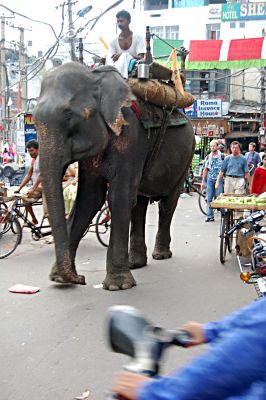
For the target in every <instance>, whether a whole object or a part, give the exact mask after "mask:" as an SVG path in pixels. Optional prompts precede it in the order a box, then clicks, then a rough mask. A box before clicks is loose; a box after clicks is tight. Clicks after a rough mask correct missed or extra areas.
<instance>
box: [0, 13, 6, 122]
mask: <svg viewBox="0 0 266 400" xmlns="http://www.w3.org/2000/svg"><path fill="white" fill-rule="evenodd" d="M5 67H6V51H5V17H3V16H2V17H1V43H0V69H1V74H0V95H1V98H2V118H1V119H2V121H5V120H6V71H5Z"/></svg>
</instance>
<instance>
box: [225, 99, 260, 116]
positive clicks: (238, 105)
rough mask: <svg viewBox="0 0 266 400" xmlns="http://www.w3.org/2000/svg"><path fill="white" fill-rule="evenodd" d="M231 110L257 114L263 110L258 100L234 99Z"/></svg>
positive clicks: (230, 106)
mask: <svg viewBox="0 0 266 400" xmlns="http://www.w3.org/2000/svg"><path fill="white" fill-rule="evenodd" d="M228 110H229V112H232V113H236V114H238V113H241V114H257V113H260V112H261V106H260V104H259V103H258V102H257V101H252V100H233V101H231V103H230V105H229V109H228Z"/></svg>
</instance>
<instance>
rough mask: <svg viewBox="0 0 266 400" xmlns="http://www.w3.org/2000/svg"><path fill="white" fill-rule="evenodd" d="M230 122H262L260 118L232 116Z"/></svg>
mask: <svg viewBox="0 0 266 400" xmlns="http://www.w3.org/2000/svg"><path fill="white" fill-rule="evenodd" d="M228 121H229V122H260V119H259V118H234V117H232V118H230V119H229V120H228Z"/></svg>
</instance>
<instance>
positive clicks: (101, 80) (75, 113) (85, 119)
mask: <svg viewBox="0 0 266 400" xmlns="http://www.w3.org/2000/svg"><path fill="white" fill-rule="evenodd" d="M135 100H136V98H135V97H134V96H133V94H132V92H131V90H130V88H129V86H128V83H127V81H126V80H125V79H124V78H122V76H121V75H120V74H119V72H118V71H117V70H116V69H115V68H114V67H110V66H109V67H108V66H103V67H99V68H97V69H95V70H94V71H90V70H88V68H87V67H85V66H84V65H82V64H80V63H78V62H69V63H66V64H63V65H61V66H58V67H55V68H53V69H51V70H50V71H48V72H47V73H46V75H45V76H44V78H43V81H42V85H41V92H40V97H39V100H38V103H37V106H36V107H35V110H34V121H35V124H36V127H37V131H38V138H39V142H40V174H41V177H42V184H43V189H44V194H45V198H46V202H47V207H48V213H49V216H50V222H51V227H52V232H53V236H54V245H55V254H56V261H55V263H54V265H53V266H52V270H51V273H50V275H49V278H50V280H52V281H54V282H57V283H72V284H86V283H85V277H84V276H83V275H79V274H78V273H77V271H76V266H75V256H76V251H77V247H78V245H79V242H80V240H81V238H82V235H83V233H84V231H85V230H86V228H87V227H88V224H89V223H90V222H91V221H92V219H93V217H94V216H95V215H96V213H97V212H98V210H100V209H101V207H102V205H103V204H104V202H105V199H106V196H107V199H108V203H109V207H110V211H111V220H112V223H111V233H110V242H109V247H108V250H107V258H106V277H105V279H104V281H103V287H104V288H105V289H108V290H119V289H129V288H131V287H133V286H135V285H136V282H135V280H134V277H133V275H132V273H131V269H132V268H139V267H143V266H145V265H146V264H147V254H146V253H147V249H146V244H145V219H146V210H147V206H148V203H149V199H150V198H154V199H156V200H158V201H159V223H158V232H157V236H156V243H155V247H154V250H153V254H152V255H153V258H154V259H167V258H170V257H171V256H172V252H171V250H170V241H171V237H170V224H171V220H172V216H173V213H174V211H175V208H176V205H177V201H178V198H179V195H180V188H181V186H182V184H183V182H184V179H185V176H186V173H187V170H188V168H189V165H190V163H191V160H192V156H193V152H194V146H195V138H194V132H193V128H192V125H191V123H190V121H189V120H187V121H186V123H185V124H183V125H182V126H167V128H166V131H165V135H164V137H163V141H162V144H161V146H160V149H159V151H157V153H158V154H156V156H155V157H152V156H151V152H152V145H151V142H152V140H151V136H152V132H153V131H154V130H153V129H150V130H149V132H148V133H147V131H146V130H145V129H144V127H143V125H142V123H141V121H140V120H139V118H138V115H137V114H138V113H137V112H136V111H134V109H133V108H132V104H133V103H134V102H135ZM132 102H133V103H132ZM157 150H158V149H157ZM76 161H77V162H78V165H79V178H78V179H79V184H78V191H77V198H76V201H75V204H74V207H73V209H72V212H71V215H70V217H69V219H68V220H67V221H66V219H65V214H64V203H63V195H62V185H61V182H62V177H63V175H64V172H65V170H66V168H67V166H68V165H69V164H70V163H72V162H76ZM129 231H130V235H129Z"/></svg>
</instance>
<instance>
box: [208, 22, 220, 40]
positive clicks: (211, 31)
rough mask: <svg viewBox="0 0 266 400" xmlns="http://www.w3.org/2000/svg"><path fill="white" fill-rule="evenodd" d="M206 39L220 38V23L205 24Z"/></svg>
mask: <svg viewBox="0 0 266 400" xmlns="http://www.w3.org/2000/svg"><path fill="white" fill-rule="evenodd" d="M206 28H207V40H219V39H220V30H221V25H220V24H207V25H206Z"/></svg>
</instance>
